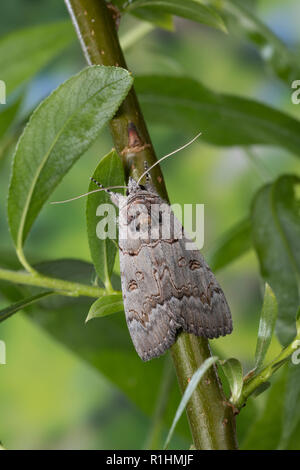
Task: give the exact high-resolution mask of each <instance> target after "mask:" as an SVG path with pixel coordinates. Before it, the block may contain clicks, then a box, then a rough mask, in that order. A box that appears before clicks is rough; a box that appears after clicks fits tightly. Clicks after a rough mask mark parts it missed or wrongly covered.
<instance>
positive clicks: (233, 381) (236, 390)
mask: <svg viewBox="0 0 300 470" xmlns="http://www.w3.org/2000/svg"><path fill="white" fill-rule="evenodd" d="M220 364H221V366H222V369H223V371H224V374H225V376H226V378H227V380H228V383H229V387H230V391H231V397H230V401H231V402H232V403H236V402H237V401H238V399H239V397H240V395H241V392H242V388H243V367H242V364H241V363H240V361H239V360H238V359H236V358H234V357H231V358H230V359H227V360H226V361H220Z"/></svg>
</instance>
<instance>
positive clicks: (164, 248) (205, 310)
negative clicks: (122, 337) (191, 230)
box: [120, 201, 232, 361]
mask: <svg viewBox="0 0 300 470" xmlns="http://www.w3.org/2000/svg"><path fill="white" fill-rule="evenodd" d="M161 202H163V201H161ZM163 215H164V216H165V215H169V216H170V220H171V223H170V224H169V225H170V230H171V232H170V233H169V237H168V234H167V236H166V235H165V234H164V236H163V238H161V239H155V240H154V239H149V240H141V239H135V240H130V238H129V239H128V240H127V241H125V242H123V244H122V249H121V251H120V266H121V278H122V291H123V299H124V307H125V315H126V320H127V325H128V328H129V332H130V334H131V337H132V341H133V343H134V346H135V348H136V351H137V353H138V354H139V356H140V357H141V358H142V359H143V360H144V361H147V360H149V359H152V358H153V357H157V356H160V355H161V354H163V353H164V352H165V351H166V350H167V349H169V348H170V347H171V346H172V344H173V343H174V342H175V340H176V336H177V334H178V332H179V331H181V330H183V331H186V332H188V333H192V334H195V335H196V336H204V337H207V338H217V337H218V336H222V335H226V334H229V333H231V331H232V321H231V314H230V310H229V307H228V304H227V301H226V298H225V295H224V293H223V291H222V289H221V287H220V286H219V284H218V282H217V280H216V278H215V276H214V275H213V273H212V272H211V270H210V268H209V267H208V265H207V264H206V262H205V261H204V258H203V256H202V255H201V253H200V252H199V250H198V249H197V247H196V245H195V244H193V242H191V240H190V239H189V238H188V237H187V236H186V235H185V234H183V229H182V226H181V224H180V222H179V221H178V220H177V219H176V217H175V216H174V214H173V212H172V211H171V209H170V207H169V206H167V205H165V206H164V214H163ZM179 235H180V237H179ZM187 244H188V246H189V248H192V249H187Z"/></svg>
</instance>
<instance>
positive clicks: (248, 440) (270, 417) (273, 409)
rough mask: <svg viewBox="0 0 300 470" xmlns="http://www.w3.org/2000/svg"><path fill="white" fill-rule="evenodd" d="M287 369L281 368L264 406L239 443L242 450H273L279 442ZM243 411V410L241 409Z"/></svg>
mask: <svg viewBox="0 0 300 470" xmlns="http://www.w3.org/2000/svg"><path fill="white" fill-rule="evenodd" d="M286 377H287V370H286V369H282V370H281V371H280V374H279V376H277V380H276V381H275V382H274V383H273V384H272V386H271V387H270V390H269V392H268V395H267V397H266V401H265V404H264V407H263V409H262V411H261V413H260V415H259V416H258V418H257V420H256V421H255V422H254V424H253V425H252V426H251V427H250V429H249V432H248V435H247V436H246V437H245V440H244V442H242V443H241V449H242V450H275V449H276V448H277V446H278V444H279V439H280V434H281V429H282V422H283V403H284V400H283V397H284V393H285V387H286ZM241 413H243V411H241Z"/></svg>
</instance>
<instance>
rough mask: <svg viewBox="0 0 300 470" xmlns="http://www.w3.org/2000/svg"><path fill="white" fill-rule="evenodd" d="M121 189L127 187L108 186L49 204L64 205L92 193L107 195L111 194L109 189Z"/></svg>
mask: <svg viewBox="0 0 300 470" xmlns="http://www.w3.org/2000/svg"><path fill="white" fill-rule="evenodd" d="M99 184H100V183H99ZM101 186H102V185H101ZM123 188H128V186H109V187H108V188H104V187H103V186H102V187H101V188H100V189H93V191H89V192H88V193H84V194H80V195H79V196H75V197H72V198H70V199H65V200H64V201H53V202H50V204H64V203H65V202H71V201H75V200H76V199H80V198H81V197H85V196H88V195H89V194H93V193H98V192H100V191H106V192H107V193H111V191H110V190H111V189H123Z"/></svg>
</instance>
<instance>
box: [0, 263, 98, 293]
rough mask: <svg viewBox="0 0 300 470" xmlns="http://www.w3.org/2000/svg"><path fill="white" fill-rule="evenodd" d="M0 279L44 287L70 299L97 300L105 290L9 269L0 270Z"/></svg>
mask: <svg viewBox="0 0 300 470" xmlns="http://www.w3.org/2000/svg"><path fill="white" fill-rule="evenodd" d="M0 279H3V280H5V281H10V282H13V283H15V284H25V285H29V286H38V287H44V288H45V289H53V290H55V291H56V292H57V293H58V294H62V295H70V296H72V297H78V296H80V295H82V296H86V297H93V298H95V299H97V298H98V297H101V296H102V295H105V289H101V288H100V287H94V286H88V285H86V284H80V283H78V282H71V281H65V280H64V279H57V278H54V277H48V276H44V275H43V274H40V273H38V274H33V273H25V272H22V271H11V270H9V269H3V268H0Z"/></svg>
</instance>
